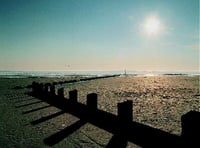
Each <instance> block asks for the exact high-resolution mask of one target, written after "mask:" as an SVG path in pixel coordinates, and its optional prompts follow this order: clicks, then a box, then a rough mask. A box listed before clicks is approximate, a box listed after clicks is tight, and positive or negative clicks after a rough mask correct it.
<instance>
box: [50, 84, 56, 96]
mask: <svg viewBox="0 0 200 148" xmlns="http://www.w3.org/2000/svg"><path fill="white" fill-rule="evenodd" d="M50 93H51V94H52V95H55V85H53V84H51V86H50Z"/></svg>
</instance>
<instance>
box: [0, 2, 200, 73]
mask: <svg viewBox="0 0 200 148" xmlns="http://www.w3.org/2000/svg"><path fill="white" fill-rule="evenodd" d="M151 16H156V18H157V19H158V20H159V22H160V24H161V25H162V30H161V31H159V32H158V33H157V34H153V35H148V34H147V33H146V32H145V29H144V25H145V20H147V19H148V18H149V17H151ZM0 53H1V54H0V70H123V69H127V70H170V71H173V70H175V71H178V70H183V71H193V70H194V71H198V70H199V68H200V66H199V57H200V54H199V1H198V0H167V1H166V0H148V1H147V0H58V1H56V0H0Z"/></svg>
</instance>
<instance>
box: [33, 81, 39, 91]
mask: <svg viewBox="0 0 200 148" xmlns="http://www.w3.org/2000/svg"><path fill="white" fill-rule="evenodd" d="M37 84H38V83H37V82H35V81H34V82H33V83H32V92H33V93H35V92H36V91H37Z"/></svg>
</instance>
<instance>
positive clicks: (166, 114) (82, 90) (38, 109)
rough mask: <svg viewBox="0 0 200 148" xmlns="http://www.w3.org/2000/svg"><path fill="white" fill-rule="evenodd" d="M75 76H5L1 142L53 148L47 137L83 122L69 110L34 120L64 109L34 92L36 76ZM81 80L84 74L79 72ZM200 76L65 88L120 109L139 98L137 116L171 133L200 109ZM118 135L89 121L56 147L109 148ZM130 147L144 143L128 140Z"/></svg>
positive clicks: (0, 88) (0, 84)
mask: <svg viewBox="0 0 200 148" xmlns="http://www.w3.org/2000/svg"><path fill="white" fill-rule="evenodd" d="M68 79H75V77H73V78H69V77H66V78H21V79H6V78H1V79H0V147H49V146H47V145H45V144H44V142H43V140H44V139H46V138H48V137H49V136H51V135H52V134H54V133H57V132H59V131H62V130H63V129H65V128H66V127H69V126H70V125H72V124H73V123H75V122H77V121H79V119H78V118H77V117H74V116H72V115H70V114H68V113H60V115H59V116H55V117H54V118H51V119H49V120H46V121H44V122H41V123H37V124H31V123H34V122H33V121H37V120H38V119H41V118H44V117H46V116H48V115H52V114H55V113H59V112H60V110H59V109H57V108H55V107H53V106H49V105H48V104H47V103H45V102H41V101H40V100H38V99H37V98H34V97H31V96H29V95H27V94H26V92H29V91H31V89H30V88H26V86H27V85H30V84H31V83H32V82H33V81H36V82H56V81H64V80H68ZM76 79H79V78H77V77H76ZM199 83H200V77H199V76H149V77H142V76H140V77H138V76H127V77H114V78H106V79H99V80H94V81H88V82H84V83H79V84H74V85H69V86H66V87H65V96H66V98H68V91H70V90H73V89H77V90H78V101H79V102H81V103H83V104H86V95H87V94H89V93H97V94H98V108H99V109H101V110H104V111H107V112H110V113H113V114H117V103H119V102H123V101H125V100H132V101H133V120H134V121H136V122H139V123H142V124H145V125H148V126H151V127H154V128H158V129H161V130H163V131H166V132H169V133H171V134H175V135H180V134H181V116H182V115H183V114H185V113H187V112H188V111H190V110H195V111H200V86H199ZM112 136H113V135H112V134H111V133H109V132H107V131H104V130H102V129H100V128H98V127H95V126H94V125H91V124H89V123H86V124H83V125H82V126H81V127H80V128H79V129H78V130H76V131H75V132H73V133H72V134H70V135H68V136H67V137H66V138H64V139H63V140H62V141H60V142H59V143H57V144H55V145H54V146H53V147H66V146H67V147H105V146H106V145H107V144H108V142H109V140H110V139H111V138H112ZM127 147H139V146H137V145H135V144H133V143H131V142H128V144H127Z"/></svg>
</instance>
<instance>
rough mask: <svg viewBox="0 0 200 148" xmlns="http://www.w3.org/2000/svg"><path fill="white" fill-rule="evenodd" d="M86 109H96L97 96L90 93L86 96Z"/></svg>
mask: <svg viewBox="0 0 200 148" xmlns="http://www.w3.org/2000/svg"><path fill="white" fill-rule="evenodd" d="M87 107H88V108H89V109H91V110H96V109H97V94H96V93H91V94H88V95H87Z"/></svg>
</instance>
